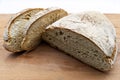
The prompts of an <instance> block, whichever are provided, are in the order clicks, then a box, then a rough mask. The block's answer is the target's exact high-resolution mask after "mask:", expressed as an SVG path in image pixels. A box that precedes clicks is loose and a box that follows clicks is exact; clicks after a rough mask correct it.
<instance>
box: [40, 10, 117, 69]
mask: <svg viewBox="0 0 120 80" xmlns="http://www.w3.org/2000/svg"><path fill="white" fill-rule="evenodd" d="M64 30H65V31H66V32H70V33H73V34H74V36H76V35H79V37H82V36H83V37H85V38H86V40H88V41H89V42H91V43H92V46H91V47H94V48H95V49H96V50H98V51H97V52H98V54H96V55H97V56H94V55H93V56H94V58H96V57H97V58H98V59H100V62H99V60H98V59H96V61H92V60H91V61H88V62H87V57H86V58H81V57H80V56H79V55H80V54H79V53H78V52H74V51H76V50H78V49H79V48H78V47H77V49H76V50H74V49H73V52H72V51H70V49H72V48H74V47H76V46H77V44H76V46H75V45H74V47H71V48H70V46H73V45H70V42H71V41H69V37H68V38H66V37H65V36H66V35H69V34H70V33H69V34H67V33H65V31H64ZM57 31H58V32H60V31H63V32H62V33H63V34H62V35H60V36H59V37H58V33H56V32H57ZM56 34H57V36H55V35H56ZM65 34H66V35H65ZM53 35H54V37H53ZM61 36H63V37H61ZM70 36H73V35H72V34H71V35H70ZM42 37H43V40H45V41H47V42H48V43H49V44H50V45H53V46H55V47H57V48H58V49H60V50H62V51H65V52H66V53H68V54H70V55H72V56H74V57H75V58H77V59H79V60H81V61H83V62H85V63H87V64H89V65H90V66H92V67H94V68H96V69H99V70H101V71H109V70H111V68H112V67H113V64H114V62H115V60H116V56H117V47H116V32H115V29H114V26H113V24H112V23H111V22H110V21H109V20H108V19H107V18H106V17H105V16H104V15H103V14H101V13H99V12H84V13H81V14H71V15H68V16H66V17H64V18H62V19H60V20H58V21H56V22H55V23H53V24H51V25H50V26H48V27H47V30H46V32H45V33H44V34H43V36H42ZM79 37H76V38H75V37H73V38H72V39H73V41H74V40H75V39H76V40H77V39H78V38H79ZM54 38H55V39H54ZM61 38H63V39H61ZM49 39H50V40H49ZM64 39H65V40H67V41H63V42H62V40H64ZM70 40H71V38H70ZM84 40H85V39H84ZM84 40H83V41H84ZM68 41H69V44H67V43H66V44H65V42H68ZM78 42H79V43H80V42H81V41H78ZM60 43H62V44H60ZM81 43H82V42H81ZM71 44H72V43H71ZM85 44H86V45H88V43H84V44H83V45H85ZM67 45H69V46H67ZM89 45H90V44H89ZM61 46H62V47H61ZM65 46H67V47H65ZM81 46H82V45H81ZM63 47H64V48H63ZM67 48H68V50H66V49H67ZM89 48H90V47H89ZM87 49H88V48H87ZM86 51H87V50H86ZM83 53H84V51H83ZM87 55H89V56H90V54H87ZM91 55H92V53H91ZM98 55H99V57H98ZM81 56H82V55H81ZM92 58H93V57H92ZM92 58H91V59H92ZM89 59H90V57H89ZM97 62H98V63H99V64H98V63H97ZM91 63H92V64H91Z"/></svg>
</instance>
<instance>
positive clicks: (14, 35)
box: [3, 8, 43, 52]
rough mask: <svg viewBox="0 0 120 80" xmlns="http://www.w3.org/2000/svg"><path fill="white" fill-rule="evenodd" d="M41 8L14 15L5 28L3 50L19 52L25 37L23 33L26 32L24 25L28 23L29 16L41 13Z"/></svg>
mask: <svg viewBox="0 0 120 80" xmlns="http://www.w3.org/2000/svg"><path fill="white" fill-rule="evenodd" d="M42 10H43V9H42V8H31V9H25V10H23V11H20V12H19V13H17V14H15V16H13V17H12V18H11V19H10V20H9V23H8V25H7V26H6V28H5V32H4V44H3V46H4V47H5V49H7V50H9V51H11V52H20V51H22V50H23V49H22V48H21V42H22V40H23V37H24V36H25V34H24V31H26V26H25V25H26V23H27V22H28V21H29V19H30V18H31V16H33V15H35V14H36V13H37V12H39V11H42Z"/></svg>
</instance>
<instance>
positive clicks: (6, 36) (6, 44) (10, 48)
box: [3, 8, 43, 52]
mask: <svg viewBox="0 0 120 80" xmlns="http://www.w3.org/2000/svg"><path fill="white" fill-rule="evenodd" d="M32 10H43V9H42V8H29V9H25V10H23V11H20V12H19V13H16V14H15V15H14V16H12V17H11V19H10V20H9V22H8V24H7V26H6V29H5V32H4V44H3V46H4V47H5V49H7V50H8V51H11V52H20V51H22V49H21V50H17V49H15V48H14V47H13V46H11V45H10V42H9V40H10V39H11V35H10V28H11V27H12V26H11V25H12V24H13V23H14V21H15V20H16V19H18V18H19V17H20V16H22V15H24V14H26V13H28V12H30V11H32Z"/></svg>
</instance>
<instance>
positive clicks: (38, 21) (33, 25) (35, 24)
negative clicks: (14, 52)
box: [21, 8, 67, 51]
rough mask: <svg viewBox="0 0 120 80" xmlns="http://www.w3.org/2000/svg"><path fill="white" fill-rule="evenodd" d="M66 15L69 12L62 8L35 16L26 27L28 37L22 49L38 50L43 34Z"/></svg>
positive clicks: (52, 9)
mask: <svg viewBox="0 0 120 80" xmlns="http://www.w3.org/2000/svg"><path fill="white" fill-rule="evenodd" d="M66 15H67V12H66V11H64V10H63V9H61V8H47V9H45V10H43V11H41V12H39V13H37V14H35V16H34V17H32V18H31V19H30V21H29V22H28V23H27V25H26V28H27V30H26V31H25V34H26V35H25V37H24V39H23V41H22V43H21V47H22V49H24V50H27V51H29V50H32V49H34V48H36V47H37V46H38V45H39V43H40V41H41V34H42V33H43V32H44V31H45V28H46V27H47V26H48V25H50V24H52V23H53V22H55V21H56V20H58V19H60V18H62V17H64V16H66Z"/></svg>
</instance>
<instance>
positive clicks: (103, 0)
mask: <svg viewBox="0 0 120 80" xmlns="http://www.w3.org/2000/svg"><path fill="white" fill-rule="evenodd" d="M35 7H40V8H47V7H60V8H63V9H65V10H67V11H68V12H69V13H71V12H72V13H76V12H77V13H79V12H81V11H91V10H92V11H100V12H102V13H120V0H0V13H16V12H19V11H20V10H22V9H25V8H35Z"/></svg>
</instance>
